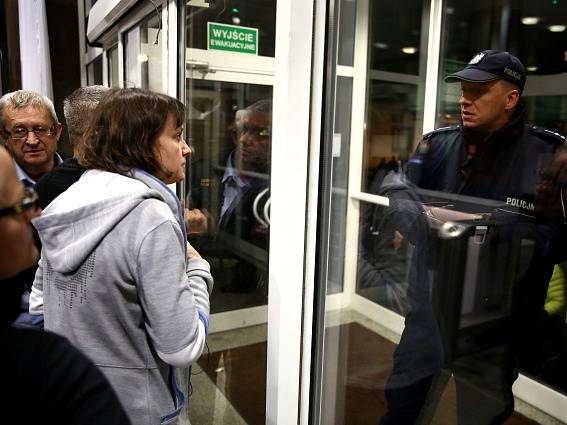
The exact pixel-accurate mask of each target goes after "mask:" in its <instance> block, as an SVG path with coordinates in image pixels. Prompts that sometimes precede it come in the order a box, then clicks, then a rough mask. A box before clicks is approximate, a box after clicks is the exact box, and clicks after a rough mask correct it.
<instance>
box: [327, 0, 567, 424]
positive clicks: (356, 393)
mask: <svg viewBox="0 0 567 425" xmlns="http://www.w3.org/2000/svg"><path fill="white" fill-rule="evenodd" d="M338 1H340V0H338ZM366 3H367V2H360V3H359V4H358V9H359V10H358V11H357V13H365V14H367V15H368V16H369V24H370V27H369V34H368V37H369V41H370V42H369V44H368V49H369V52H368V56H367V57H368V60H369V62H368V70H366V71H367V85H366V89H365V94H366V99H365V103H366V104H365V106H366V108H365V116H354V117H353V118H352V119H353V122H352V126H353V128H355V129H356V128H357V127H358V126H359V125H360V126H363V128H364V133H363V140H362V141H361V142H362V143H361V142H360V141H356V140H352V145H351V146H349V147H348V148H349V152H348V153H347V154H346V156H345V157H344V158H343V157H342V156H341V158H340V161H343V159H345V160H348V157H349V156H353V155H355V156H356V155H358V154H360V152H356V151H355V147H358V146H361V148H360V149H362V151H363V152H362V159H363V160H362V164H361V167H360V169H356V164H351V167H355V169H354V170H353V169H350V170H349V169H348V167H347V166H346V163H343V165H342V166H340V165H339V164H340V163H341V162H339V160H338V159H337V157H336V150H337V149H336V146H341V151H340V154H341V155H342V153H343V148H344V146H343V145H342V143H339V142H338V141H340V140H341V139H339V138H337V136H336V133H341V135H342V132H343V131H346V130H343V128H345V125H344V123H346V122H348V126H350V125H351V122H350V117H351V115H352V108H351V105H350V104H349V102H348V101H347V100H346V99H347V96H348V92H347V90H346V89H345V87H346V86H345V80H342V79H341V78H340V77H337V76H336V75H335V76H332V77H330V79H329V80H328V81H327V83H328V84H336V86H335V87H336V93H337V94H336V99H326V101H327V103H326V105H325V106H326V107H328V108H330V110H333V108H334V109H335V110H336V114H335V116H334V120H333V122H326V123H325V126H326V128H332V129H333V130H334V133H335V137H334V138H333V140H324V142H323V143H326V144H327V147H329V149H327V150H328V151H331V152H333V156H331V155H329V156H328V157H327V158H325V162H324V163H323V166H324V167H329V168H328V169H326V170H325V172H327V171H328V172H329V175H332V178H330V179H329V180H331V181H330V182H325V183H331V189H332V192H331V194H330V197H331V205H330V208H329V210H328V211H322V212H321V215H322V216H323V217H325V216H328V217H329V237H328V242H327V240H325V242H321V240H323V238H322V237H321V235H320V238H319V239H320V243H329V246H328V256H327V258H325V259H324V261H322V264H320V265H319V266H320V267H325V268H326V270H327V272H328V273H327V281H326V282H324V283H325V284H326V285H327V292H326V294H327V295H329V296H328V297H327V298H326V309H327V310H326V312H325V314H324V337H323V341H324V351H323V352H322V354H321V356H322V374H323V378H322V380H323V382H322V383H320V384H321V406H320V412H321V413H320V414H321V420H320V423H324V424H344V423H382V424H390V423H392V424H398V423H471V422H472V423H478V424H488V423H504V422H505V421H507V422H506V423H533V421H532V418H528V417H526V416H524V414H520V413H518V412H516V411H514V406H513V396H512V392H511V388H512V385H513V383H514V382H515V380H516V378H517V375H516V372H517V369H516V366H517V365H518V364H519V365H520V371H521V372H522V373H524V374H526V375H528V376H530V377H534V378H536V379H537V380H540V381H541V382H543V383H544V384H546V385H548V386H550V387H552V388H553V389H554V390H557V391H558V392H561V393H563V394H565V393H566V391H567V373H565V371H566V370H567V367H566V365H567V322H566V319H567V317H566V310H565V299H566V298H565V293H566V292H567V290H566V287H567V285H566V283H565V282H566V280H565V272H567V269H566V266H565V264H566V263H564V262H563V261H565V259H566V254H565V252H566V251H565V240H564V238H565V225H564V224H565V223H566V222H567V221H565V211H566V210H565V208H564V206H565V205H564V204H565V201H564V199H565V193H563V192H564V190H563V186H564V184H563V183H564V182H563V177H564V176H563V175H562V173H559V171H558V170H560V169H564V167H565V164H566V163H567V159H566V158H567V155H566V154H565V153H564V151H561V150H560V149H559V146H563V145H564V143H565V142H564V141H563V140H562V139H561V136H559V135H557V134H555V131H556V130H561V129H563V130H565V125H566V124H565V119H566V118H567V113H566V110H565V107H566V106H567V100H565V96H566V95H567V91H566V90H567V89H566V87H567V83H566V80H565V76H566V75H567V73H565V71H566V70H567V68H565V63H566V62H565V52H564V51H563V50H565V47H564V46H567V43H566V40H565V38H564V37H565V34H566V32H565V31H563V32H551V31H550V30H549V28H550V25H560V24H561V25H564V24H565V20H566V19H567V13H566V12H567V9H565V5H564V4H563V3H560V2H557V1H553V2H546V3H545V5H543V4H541V2H536V1H524V2H511V1H506V0H492V1H488V0H481V1H479V2H473V3H471V2H465V3H463V2H457V1H453V0H449V1H448V2H447V3H446V4H444V8H443V12H442V13H443V21H442V22H443V27H442V30H443V31H442V34H443V36H442V38H443V41H442V45H441V58H440V64H441V67H440V70H439V73H440V74H441V75H440V83H439V85H438V93H439V96H438V99H439V105H440V107H439V108H438V110H437V114H438V115H437V123H438V125H439V126H444V125H447V124H454V123H460V122H461V117H460V113H461V108H460V104H459V101H460V98H461V87H460V84H445V83H444V82H443V81H442V78H443V77H444V76H445V75H447V74H449V73H451V72H454V71H456V70H459V69H462V67H464V65H466V63H467V61H469V60H470V58H471V57H473V56H474V54H475V53H476V52H478V51H480V50H484V49H489V48H501V49H507V50H509V51H511V52H514V53H517V54H518V55H520V54H524V56H525V57H526V59H525V61H526V63H527V64H529V67H530V70H529V71H528V80H527V85H526V89H525V91H524V93H523V95H524V103H525V104H526V115H527V118H529V119H530V120H533V122H535V123H537V124H538V125H545V126H547V127H548V128H550V129H551V130H552V131H545V130H541V129H537V128H534V127H532V126H524V125H523V122H522V121H521V120H520V119H519V115H520V114H519V113H518V112H515V113H512V112H511V111H512V109H511V108H510V106H512V107H514V105H515V103H514V102H515V101H516V100H517V99H519V96H518V91H517V90H514V89H513V88H508V90H504V91H503V92H499V93H500V95H502V96H500V97H495V98H493V100H492V102H490V105H491V106H492V105H498V108H495V109H494V110H491V109H490V108H487V109H488V110H491V111H492V112H494V114H495V115H494V116H496V117H499V118H502V117H504V118H505V119H498V120H496V119H494V117H493V119H494V121H497V123H496V124H498V125H499V126H495V127H491V128H490V131H484V132H481V131H473V130H471V128H470V127H469V128H467V129H466V130H463V131H462V132H461V130H460V129H440V130H439V131H438V132H436V133H435V134H433V135H431V136H427V137H426V138H425V139H424V140H423V141H422V142H421V143H419V142H420V140H422V137H423V136H422V134H421V133H422V131H423V130H422V127H423V105H424V100H425V99H424V93H425V80H426V75H425V64H426V60H427V54H428V52H427V50H426V46H427V37H428V28H427V27H426V26H427V24H428V22H429V2H423V1H417V0H413V1H412V0H402V1H400V2H379V1H370V2H368V5H369V6H368V7H369V10H367V11H363V10H361V8H362V7H364V4H366ZM444 3H445V2H444ZM361 17H362V15H359V16H358V18H357V20H358V19H361ZM526 17H536V18H537V19H536V21H537V22H536V26H537V25H540V26H541V28H539V29H536V27H534V26H533V25H532V26H531V27H530V28H528V27H529V25H527V24H526V22H529V21H526V20H525V19H524V21H523V22H524V23H522V18H526ZM558 29H559V28H557V27H555V28H554V31H558ZM541 43H544V44H545V46H544V45H543V44H541ZM540 51H541V52H543V54H540V53H539V52H540ZM328 53H329V52H328ZM358 53H359V52H357V54H358ZM337 55H338V56H339V57H340V53H338V54H337ZM329 57H330V58H333V52H330V53H329ZM558 58H560V59H558ZM430 59H431V58H430ZM534 60H535V61H536V62H533V61H534ZM364 71H365V70H358V69H355V84H354V87H357V86H358V84H356V78H359V77H358V75H360V74H363V73H364ZM500 83H501V82H496V83H494V84H500ZM491 87H493V86H491ZM494 87H496V86H494ZM498 87H500V86H498ZM504 87H508V86H504ZM491 93H492V92H491ZM506 93H507V95H506V96H504V94H506ZM476 94H477V95H478V98H481V97H482V96H483V95H484V94H485V93H484V92H482V93H480V94H479V93H476ZM492 94H494V93H492ZM469 95H470V96H471V97H472V95H471V94H466V95H465V96H464V97H466V96H469ZM358 96H362V94H361V93H354V97H353V98H354V99H357V98H358ZM475 99H477V98H475ZM499 99H500V100H499ZM502 99H506V102H504V100H502ZM333 100H334V102H333ZM501 101H502V103H500V102H501ZM471 102H472V101H471ZM354 106H357V105H354ZM500 106H501V108H500ZM503 111H507V112H503ZM516 111H521V107H519V109H516ZM464 114H465V116H467V118H466V122H469V123H471V122H473V123H474V119H473V117H470V116H469V115H474V111H471V110H465V111H464ZM348 126H347V127H348ZM324 134H327V133H326V132H325V133H324ZM356 134H357V133H356V132H353V138H354V137H356V136H354V135H356ZM349 142H351V140H349ZM416 147H417V149H416ZM356 149H358V148H356ZM331 159H332V161H331ZM343 173H347V174H346V175H345V174H343ZM349 173H350V175H348V174H349ZM323 175H327V174H323ZM359 177H360V178H361V184H360V188H361V190H362V191H363V192H366V193H364V194H363V195H362V197H364V198H365V199H368V201H358V200H357V198H359V197H361V196H360V195H358V194H356V195H353V196H352V198H350V199H346V202H344V198H342V197H341V196H340V195H341V193H342V192H341V191H340V189H341V188H343V187H347V186H346V182H347V181H348V179H353V178H354V179H355V180H357V179H358V178H359ZM343 184H344V186H343ZM323 187H325V185H323ZM367 195H378V197H372V196H367ZM325 196H327V195H326V194H325ZM323 204H324V203H323ZM347 206H348V209H347ZM345 210H347V211H348V214H352V216H349V217H347V218H343V217H344V211H345ZM341 214H343V215H341ZM321 221H322V222H323V224H324V222H325V220H321ZM347 222H349V223H352V222H358V226H359V227H358V229H357V231H355V232H354V233H356V234H352V233H350V229H351V228H350V227H349V228H348V230H347V227H346V223H347ZM345 240H346V243H344V244H342V245H341V243H343V242H342V241H345ZM322 251H323V252H324V250H323V249H322ZM342 255H344V257H345V260H344V261H342V259H341V258H340V257H341V256H342ZM564 269H565V271H564ZM550 280H551V284H549V285H548V282H550ZM548 287H549V289H548ZM322 292H323V291H322ZM331 294H332V295H331ZM518 387H520V386H518ZM542 397H543V398H544V399H545V400H544V402H546V401H549V400H550V399H547V398H546V397H547V396H545V395H543V396H542ZM317 407H319V406H317ZM523 412H526V415H530V416H532V413H530V409H526V410H523ZM545 419H546V420H547V419H549V418H545ZM549 422H550V423H552V422H553V420H552V419H550V420H549Z"/></svg>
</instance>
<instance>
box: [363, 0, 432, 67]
mask: <svg viewBox="0 0 567 425" xmlns="http://www.w3.org/2000/svg"><path fill="white" fill-rule="evenodd" d="M370 4H371V12H370V13H371V30H370V40H369V46H368V48H369V49H370V64H369V65H370V68H371V69H376V70H380V71H389V72H397V73H401V74H411V75H419V74H420V69H419V61H420V53H425V52H421V51H420V50H421V49H422V47H421V36H422V28H421V26H422V13H423V7H424V5H423V1H422V0H398V1H396V2H389V1H371V2H370Z"/></svg>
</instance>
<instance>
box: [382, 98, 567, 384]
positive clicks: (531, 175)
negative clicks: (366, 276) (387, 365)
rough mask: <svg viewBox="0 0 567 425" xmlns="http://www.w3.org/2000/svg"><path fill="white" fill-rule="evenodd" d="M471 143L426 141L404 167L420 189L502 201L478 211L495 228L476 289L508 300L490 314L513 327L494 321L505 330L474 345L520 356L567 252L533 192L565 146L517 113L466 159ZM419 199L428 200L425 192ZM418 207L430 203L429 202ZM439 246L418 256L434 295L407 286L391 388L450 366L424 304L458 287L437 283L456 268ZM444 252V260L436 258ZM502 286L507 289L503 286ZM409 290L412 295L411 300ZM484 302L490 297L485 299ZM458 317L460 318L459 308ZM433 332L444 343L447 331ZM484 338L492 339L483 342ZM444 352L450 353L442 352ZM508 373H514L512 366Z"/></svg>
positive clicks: (560, 228) (451, 133)
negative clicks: (555, 268)
mask: <svg viewBox="0 0 567 425" xmlns="http://www.w3.org/2000/svg"><path fill="white" fill-rule="evenodd" d="M475 139H476V135H475V134H473V133H470V132H467V131H465V130H464V129H463V128H462V127H461V126H454V127H447V128H442V129H438V130H435V131H433V132H431V133H428V134H426V135H425V136H424V137H423V139H422V141H421V142H420V143H419V145H418V148H417V150H416V152H415V154H414V155H413V156H412V157H411V158H410V160H409V162H408V165H407V176H408V179H409V180H410V181H412V182H413V183H415V184H416V186H418V187H419V188H422V189H427V190H432V191H439V192H446V193H455V194H460V195H466V196H469V197H476V198H477V199H481V200H486V199H488V200H491V201H499V202H500V205H501V206H502V207H501V208H493V209H492V210H490V208H489V207H487V211H479V212H490V213H491V220H492V222H493V223H494V224H497V225H496V227H493V228H491V233H490V234H489V237H488V238H487V239H486V242H485V243H484V244H483V245H482V247H481V248H480V251H479V253H478V255H479V257H478V258H479V259H480V260H479V263H478V264H479V266H478V269H476V274H477V280H476V282H480V284H483V282H484V284H486V283H489V284H488V285H487V287H488V288H489V289H491V290H494V291H493V293H491V294H489V295H490V296H493V297H494V300H502V299H510V306H509V308H502V309H499V307H501V306H499V305H498V304H497V302H493V303H492V304H491V305H489V304H487V305H486V311H487V312H488V311H502V312H504V313H503V314H504V315H506V314H509V315H510V320H507V321H503V322H499V323H505V324H506V326H507V327H496V328H494V329H489V331H490V332H492V333H490V334H487V333H483V332H481V333H479V334H478V341H477V342H478V343H479V344H478V349H483V347H485V348H486V347H487V345H492V346H497V345H502V344H503V345H506V346H512V347H515V348H514V352H516V353H520V352H521V351H522V350H523V349H524V348H525V346H526V345H527V344H529V342H530V338H529V336H528V335H529V333H530V332H531V331H533V330H532V329H531V328H532V326H533V324H534V322H535V321H534V318H535V317H537V315H538V314H539V312H540V311H541V309H542V306H543V302H544V300H545V294H546V291H547V284H548V282H549V278H550V276H551V272H552V269H553V265H554V264H555V263H556V262H559V261H560V260H561V256H562V254H563V253H562V252H561V251H562V250H561V248H562V247H564V246H565V245H564V244H563V243H562V241H563V240H564V239H565V230H564V225H563V224H562V223H557V222H549V221H546V220H540V219H539V218H538V217H537V211H536V210H537V205H536V188H537V187H538V184H539V183H540V179H541V172H542V171H543V169H544V167H545V165H546V163H548V162H549V161H550V160H551V159H552V158H553V155H554V153H555V151H556V150H557V149H558V148H559V147H561V146H563V145H564V144H565V139H564V138H563V137H562V136H560V135H558V134H556V133H554V132H551V131H549V130H546V129H541V128H538V127H535V126H532V125H528V124H525V121H524V114H523V108H522V107H520V109H519V110H517V112H516V114H515V115H514V117H513V119H512V120H511V121H510V122H509V123H508V124H507V125H506V126H505V127H503V128H501V129H500V130H498V131H496V132H495V133H493V134H492V135H490V137H489V138H488V139H487V140H485V141H484V142H480V143H478V144H477V151H476V155H474V157H473V158H472V159H470V158H468V157H467V153H468V152H469V150H468V145H469V144H470V143H474V142H478V141H477V140H475ZM421 193H422V194H425V195H427V192H423V191H422V192H421ZM468 199H473V198H468ZM422 200H423V202H427V201H428V199H427V196H424V199H422ZM455 203H457V202H455ZM479 205H482V202H479ZM457 208H458V206H457ZM436 234H437V233H436V232H430V236H429V237H430V238H436V236H435V235H436ZM468 240H469V239H468V237H467V238H463V241H462V242H463V243H462V244H460V246H461V248H460V250H461V251H460V253H459V255H462V256H461V257H459V259H460V260H463V259H464V258H466V252H467V243H468ZM443 243H445V242H440V241H437V242H436V241H433V240H430V241H429V243H428V244H426V245H425V246H427V247H428V248H431V247H435V249H430V250H429V251H428V252H427V253H423V252H421V253H417V255H418V256H423V255H426V256H428V257H429V259H428V260H427V261H428V262H429V267H430V269H431V270H432V272H431V273H430V275H431V276H433V287H432V289H431V291H432V292H433V294H431V293H430V292H429V287H428V285H426V284H424V282H425V280H424V279H423V278H419V277H418V278H417V279H414V280H411V279H410V280H409V289H408V298H409V304H410V305H411V306H412V308H410V310H409V312H408V314H407V315H406V320H405V330H404V332H403V334H402V338H401V341H400V344H399V346H398V348H397V350H396V360H395V366H394V371H393V373H392V376H391V377H390V383H389V385H390V386H398V385H408V384H410V383H412V382H415V381H417V380H419V379H421V378H424V377H425V376H426V373H425V372H426V371H428V370H429V371H432V370H434V369H435V367H439V365H440V364H441V362H443V361H444V362H447V361H448V360H452V359H453V355H455V353H450V354H451V358H449V359H447V358H444V357H446V354H447V352H445V353H443V352H438V348H439V347H438V344H437V341H438V339H437V338H438V336H437V334H438V332H439V330H437V329H436V327H435V326H433V325H432V321H431V319H432V318H433V316H435V317H436V318H437V319H438V318H439V317H440V315H439V314H438V313H439V312H436V311H433V310H434V309H435V302H434V300H433V301H427V297H428V296H429V297H432V296H434V295H435V291H437V293H438V292H439V291H443V290H445V289H444V287H443V285H445V288H450V287H451V286H454V285H457V284H458V282H455V281H452V282H445V281H441V280H443V279H441V280H439V279H440V278H439V276H440V275H439V273H440V269H439V267H442V268H443V267H445V268H446V269H445V270H441V273H445V274H441V275H442V276H448V275H450V274H447V270H450V269H451V268H453V269H454V267H455V262H456V261H457V250H455V251H452V250H451V249H452V248H450V249H447V247H448V246H449V245H443ZM443 246H445V248H444V251H443V253H442V254H443V255H444V257H443V258H440V255H441V251H440V250H441V249H443V248H442V247H443ZM454 246H459V245H453V247H454ZM513 249H516V253H519V255H520V258H515V257H514V255H513V253H511V250H513ZM463 264H464V262H463ZM504 280H507V282H506V283H504ZM500 287H503V288H504V287H506V289H505V290H508V289H510V288H511V291H512V293H511V294H510V296H507V295H506V294H505V293H503V291H504V289H503V290H502V291H500V292H499V289H498V288H500ZM412 289H413V290H415V292H414V293H413V294H411V291H412ZM475 290H476V291H477V293H478V291H480V290H481V289H478V287H477V288H476V289H475ZM441 296H443V294H441ZM489 298H490V297H489V296H487V300H488V299H489ZM424 301H425V302H424ZM489 301H492V300H489ZM454 302H457V300H454ZM481 307H484V306H481ZM489 308H491V309H493V310H489ZM441 313H443V312H441ZM457 314H460V309H459V311H458V312H457ZM457 320H459V319H458V318H457ZM424 324H428V329H427V330H429V331H431V332H432V333H431V335H430V336H431V341H432V342H433V343H432V344H431V346H430V347H427V345H426V344H423V343H422V342H423V341H422V339H423V337H424V335H425V333H424V329H423V326H424ZM438 325H440V326H441V337H442V338H443V339H444V341H445V340H446V337H447V335H444V330H445V327H444V326H443V325H444V324H440V323H438ZM457 327H458V324H457ZM488 337H491V338H492V337H494V339H493V340H491V341H487V338H488ZM420 341H422V342H420ZM453 342H454V341H453ZM468 342H469V343H470V346H469V347H468V348H470V347H473V346H476V342H475V341H474V340H472V341H471V340H469V341H468ZM482 344H485V345H482ZM444 348H445V349H447V346H444ZM436 351H437V352H436ZM457 355H458V353H457ZM509 366H510V367H513V365H512V364H511V363H510V364H509Z"/></svg>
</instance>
